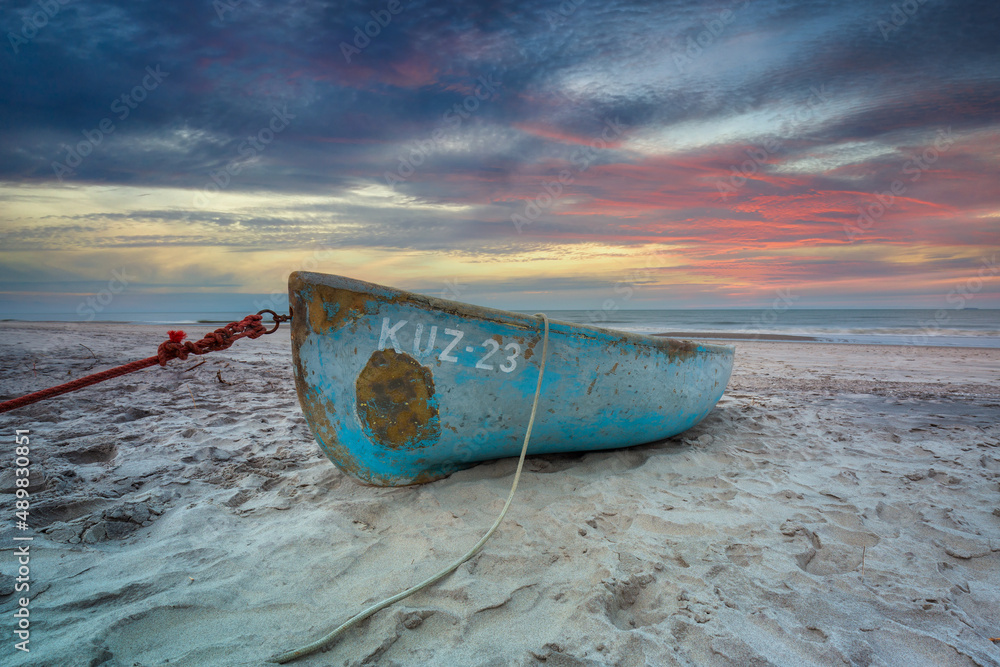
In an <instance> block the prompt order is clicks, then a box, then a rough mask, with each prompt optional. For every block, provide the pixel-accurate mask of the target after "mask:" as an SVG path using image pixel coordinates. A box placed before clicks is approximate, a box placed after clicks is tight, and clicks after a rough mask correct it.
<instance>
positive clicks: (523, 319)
mask: <svg viewBox="0 0 1000 667" xmlns="http://www.w3.org/2000/svg"><path fill="white" fill-rule="evenodd" d="M294 282H298V283H299V284H300V285H315V284H319V285H323V286H326V287H331V288H334V289H343V290H346V291H350V292H354V293H357V294H370V295H371V296H372V297H374V298H383V299H385V300H387V301H391V302H397V303H398V302H407V303H411V304H413V305H415V306H418V307H422V308H424V309H426V310H432V311H444V312H446V313H451V314H453V315H456V316H459V317H466V318H474V319H480V320H486V321H490V322H495V323H498V324H504V325H508V326H514V327H517V328H520V329H525V330H530V331H532V332H535V333H539V334H540V333H541V332H540V328H539V326H538V319H537V318H536V317H534V316H532V315H526V314H523V313H517V312H514V311H510V310H501V309H499V308H492V307H490V306H480V305H476V304H470V303H465V302H462V301H451V300H449V299H442V298H440V297H435V296H430V295H427V294H421V293H419V292H410V291H408V290H404V289H400V288H398V287H391V286H388V285H380V284H377V283H370V282H367V281H364V280H358V279H357V278H348V277H346V276H338V275H335V274H330V273H318V272H315V271H294V272H292V273H291V274H289V276H288V283H289V286H292V285H293V283H294ZM293 289H297V288H293ZM293 321H294V318H293ZM549 325H550V328H551V327H552V326H553V325H556V326H557V327H558V328H565V329H566V330H567V331H565V333H567V334H572V335H581V334H583V335H584V336H585V337H586V338H590V339H593V340H598V339H600V338H606V337H609V336H611V337H616V338H617V339H618V341H619V342H628V343H634V344H642V345H646V346H649V347H654V348H662V349H666V350H671V349H676V348H677V347H685V346H687V345H690V344H695V345H697V347H698V351H701V352H707V353H710V354H720V355H723V356H733V355H734V354H735V348H734V347H732V346H729V345H717V344H713V343H701V342H694V341H688V340H682V339H678V338H670V337H668V336H657V335H647V334H641V333H635V332H631V331H620V330H618V329H606V328H602V327H596V326H593V325H589V324H581V323H578V322H566V321H564V320H556V319H552V318H549ZM581 330H582V331H581ZM317 333H318V332H317ZM553 333H555V332H553ZM561 333H562V332H561ZM588 334H589V335H588Z"/></svg>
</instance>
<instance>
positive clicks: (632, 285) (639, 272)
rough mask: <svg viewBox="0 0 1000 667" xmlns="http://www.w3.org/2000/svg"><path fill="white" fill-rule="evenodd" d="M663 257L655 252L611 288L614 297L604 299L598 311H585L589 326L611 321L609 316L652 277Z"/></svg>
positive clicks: (662, 254)
mask: <svg viewBox="0 0 1000 667" xmlns="http://www.w3.org/2000/svg"><path fill="white" fill-rule="evenodd" d="M664 257H665V255H664V252H663V251H662V250H657V251H656V253H655V254H654V255H652V256H651V257H647V258H646V263H645V265H644V266H642V267H640V268H638V269H635V270H633V271H632V273H630V274H628V275H627V276H625V277H624V279H623V280H619V281H618V282H617V283H615V285H614V287H613V288H612V289H613V291H614V293H615V296H613V297H609V298H607V299H605V300H604V301H603V302H602V303H601V307H600V309H598V310H588V311H587V321H588V322H590V323H591V324H604V323H606V322H609V321H610V320H611V316H612V315H613V314H614V313H617V312H618V311H619V310H621V309H622V305H624V304H626V303H628V302H629V301H630V300H631V299H632V297H633V296H634V295H635V293H636V291H637V290H639V289H641V288H642V286H643V285H645V284H647V283H648V282H649V281H650V279H652V277H653V269H655V268H657V267H658V266H660V265H661V264H662V262H663V259H664Z"/></svg>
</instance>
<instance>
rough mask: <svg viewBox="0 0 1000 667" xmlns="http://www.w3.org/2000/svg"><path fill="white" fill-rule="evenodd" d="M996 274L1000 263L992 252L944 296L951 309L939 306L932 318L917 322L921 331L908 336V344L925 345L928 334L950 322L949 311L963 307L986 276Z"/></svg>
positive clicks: (999, 270) (981, 287) (973, 295)
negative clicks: (973, 272)
mask: <svg viewBox="0 0 1000 667" xmlns="http://www.w3.org/2000/svg"><path fill="white" fill-rule="evenodd" d="M997 274H1000V264H998V263H997V256H996V255H995V254H994V255H993V256H992V257H984V258H983V260H982V263H981V266H980V267H979V271H978V272H977V273H976V275H975V276H974V277H972V278H969V279H967V280H966V281H965V282H962V283H959V284H958V285H956V286H955V287H953V288H952V290H951V291H950V292H948V295H947V296H946V297H945V301H947V302H948V303H949V304H953V305H954V308H952V309H951V311H949V310H946V309H944V308H940V309H938V310H937V311H935V312H934V317H933V318H931V319H927V320H924V321H922V322H920V323H919V324H920V326H921V331H922V332H923V333H920V334H917V335H914V336H910V340H909V341H908V342H909V343H910V345H926V344H927V339H928V337H929V336H931V335H933V334H934V333H935V332H936V331H940V330H941V329H942V328H943V327H945V326H946V325H947V324H948V323H949V322H951V313H952V312H954V311H957V310H962V309H963V308H965V307H966V306H965V304H966V303H967V302H969V301H971V300H972V299H973V298H974V297H975V296H976V295H977V294H979V293H980V292H982V291H983V287H984V286H985V285H986V278H991V277H993V276H995V275H997Z"/></svg>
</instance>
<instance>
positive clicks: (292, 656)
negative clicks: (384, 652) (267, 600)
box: [268, 313, 549, 664]
mask: <svg viewBox="0 0 1000 667" xmlns="http://www.w3.org/2000/svg"><path fill="white" fill-rule="evenodd" d="M535 316H536V317H541V318H542V322H543V323H544V324H545V332H544V334H543V337H542V361H541V363H540V364H539V367H538V383H537V384H536V385H535V400H534V401H532V403H531V417H530V418H529V419H528V429H527V431H526V432H525V434H524V444H523V445H521V457H520V458H519V459H518V461H517V471H516V472H515V473H514V483H513V484H512V485H511V487H510V495H508V496H507V502H506V503H505V504H504V506H503V511H501V512H500V516H498V517H497V520H496V521H494V522H493V526H491V527H490V529H489V530H488V531H486V534H485V535H483V537H482V538H481V539H480V540H479V541H478V542H476V544H475V546H473V547H472V548H471V549H469V550H468V551H467V552H465V554H464V555H462V556H461V557H460V558H459V559H458V560H456V561H455V562H454V563H452V564H451V565H449V566H448V567H446V568H444V569H443V570H441V571H440V572H438V573H437V574H434V575H432V576H430V577H428V578H427V579H424V580H423V581H421V582H420V583H419V584H417V585H416V586H412V587H410V588H407V589H406V590H405V591H403V592H402V593H398V594H396V595H393V596H392V597H391V598H386V599H385V600H382V601H381V602H379V603H377V604H373V605H372V606H370V607H368V608H367V609H365V610H364V611H362V612H359V613H357V614H355V615H354V616H352V617H351V618H349V619H348V620H346V621H344V622H343V623H342V624H341V625H340V626H338V627H337V628H335V629H334V630H332V631H331V632H330V633H328V634H327V635H325V636H324V637H321V638H319V639H317V640H316V641H314V642H312V643H311V644H306V645H305V646H303V647H302V648H298V649H295V650H293V651H286V652H285V653H279V654H278V655H275V656H272V657H270V658H268V661H269V662H276V663H279V664H284V663H286V662H291V661H292V660H296V659H298V658H301V657H303V656H306V655H309V654H310V653H315V652H316V651H318V650H320V649H321V648H323V647H324V646H326V645H327V644H329V643H330V642H332V641H333V640H334V639H336V638H337V637H339V636H340V635H341V634H342V633H343V632H344V631H345V630H347V629H348V628H350V627H351V626H353V625H355V624H357V623H359V622H361V621H363V620H365V619H366V618H368V617H369V616H371V615H372V614H374V613H376V612H378V611H381V610H382V609H385V608H386V607H388V606H390V605H392V604H395V603H396V602H399V601H400V600H402V599H403V598H406V597H409V596H411V595H413V594H414V593H416V592H417V591H419V590H422V589H424V588H427V587H428V586H430V585H431V584H433V583H435V582H437V581H440V580H441V579H443V578H444V577H446V576H448V575H449V574H451V573H452V572H454V571H455V570H456V569H458V567H459V566H460V565H461V564H462V563H464V562H465V561H467V560H469V559H470V558H472V557H473V556H475V555H476V554H477V553H479V550H480V549H482V548H483V545H485V544H486V541H487V540H488V539H490V536H492V535H493V532H494V531H495V530H496V529H497V526H499V525H500V522H501V521H503V518H504V515H506V514H507V508H509V507H510V503H511V501H512V500H514V492H515V491H517V482H518V480H520V479H521V468H522V467H523V466H524V457H525V455H526V454H527V453H528V441H529V440H531V429H532V427H533V426H534V425H535V413H536V412H537V411H538V397H539V396H540V395H541V393H542V377H543V376H544V375H545V362H546V360H547V359H548V354H547V352H548V348H549V318H548V317H546V316H545V313H536V314H535Z"/></svg>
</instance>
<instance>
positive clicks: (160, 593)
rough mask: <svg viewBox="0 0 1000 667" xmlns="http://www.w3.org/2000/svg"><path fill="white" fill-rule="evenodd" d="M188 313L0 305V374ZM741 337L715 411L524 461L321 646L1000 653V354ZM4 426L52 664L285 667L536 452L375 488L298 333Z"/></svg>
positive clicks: (581, 656) (729, 655)
mask: <svg viewBox="0 0 1000 667" xmlns="http://www.w3.org/2000/svg"><path fill="white" fill-rule="evenodd" d="M165 328H166V327H146V326H143V327H136V326H126V325H113V324H88V325H66V324H63V325H59V324H24V323H10V322H8V323H2V324H0V335H2V336H3V340H4V343H3V345H2V347H0V360H2V364H0V368H2V370H0V396H4V397H13V396H15V395H20V394H21V393H26V392H28V391H32V390H36V389H40V388H44V387H46V386H49V385H52V384H57V383H60V382H63V381H65V380H66V379H68V378H71V377H76V376H79V375H81V374H85V373H88V372H95V371H97V370H102V369H104V368H107V367H110V366H114V365H118V364H120V363H124V362H126V361H130V360H133V359H138V358H142V357H146V356H149V355H150V354H151V353H152V351H153V350H155V347H156V344H157V343H158V342H159V341H160V340H162V339H163V338H164V329H165ZM190 329H191V331H190V332H189V333H198V332H200V331H201V330H200V329H198V328H196V327H190ZM734 345H735V347H736V348H737V366H736V370H735V373H734V376H733V379H732V381H731V382H730V385H729V388H728V390H727V392H726V395H725V396H724V397H723V399H722V401H721V402H720V403H719V405H718V407H717V408H716V409H715V410H714V411H713V412H712V413H711V414H710V415H709V417H708V418H707V419H706V420H705V421H704V422H703V423H701V424H700V425H698V426H696V427H695V428H693V429H692V430H690V431H688V432H686V433H684V434H682V435H681V436H678V437H675V438H673V439H670V440H668V441H665V442H660V443H656V444H650V445H642V446H638V447H633V448H630V449H625V450H617V451H609V452H600V453H591V454H585V455H559V456H543V457H529V459H528V461H527V463H526V466H525V473H524V475H523V477H522V480H521V486H520V489H519V494H518V497H517V498H516V499H515V502H514V505H513V507H512V508H511V510H510V512H509V514H508V517H507V519H506V521H505V522H504V524H503V525H502V526H501V527H500V529H499V530H498V532H497V533H496V535H495V536H494V537H493V539H492V540H491V541H490V542H489V543H488V544H487V545H486V547H485V549H484V550H483V552H482V553H481V554H479V555H478V556H476V557H475V558H474V559H472V560H471V561H470V562H468V563H466V564H465V565H463V566H462V567H460V568H459V569H458V570H457V571H456V572H455V573H454V574H452V575H451V576H450V577H449V578H447V579H445V580H444V581H443V582H441V583H440V584H438V585H437V586H435V587H433V588H431V589H429V590H427V591H423V592H420V593H418V594H416V595H415V596H413V597H412V598H409V599H407V600H405V601H403V602H401V603H399V604H398V605H396V606H395V607H392V608H390V609H387V610H385V611H382V612H380V613H379V614H377V615H376V616H374V617H373V618H371V619H369V620H368V621H366V622H364V623H362V624H361V625H360V626H359V627H357V628H355V629H352V630H351V631H349V632H348V633H347V634H346V635H345V636H344V637H343V639H342V640H341V641H340V642H339V643H337V644H336V645H334V646H333V647H332V648H331V649H330V650H329V651H327V652H324V653H320V654H317V655H314V656H312V657H309V658H306V659H303V660H301V661H299V662H298V663H296V664H300V665H311V666H317V665H323V666H327V665H362V664H378V665H429V664H433V665H498V666H499V665H535V664H543V663H544V664H545V665H550V666H551V665H560V666H562V665H657V666H660V665H771V664H773V665H811V664H815V665H905V666H906V667H913V666H914V665H929V664H934V665H941V666H950V665H1000V645H998V644H995V643H991V641H990V640H989V638H991V637H1000V493H998V490H1000V486H998V484H1000V390H998V386H1000V384H998V381H1000V350H996V349H994V350H985V349H942V348H926V347H875V346H854V345H825V344H818V343H788V342H756V341H739V342H736V343H735V344H734ZM85 346H86V347H85ZM201 360H206V363H204V364H203V365H201V366H199V367H197V368H193V369H191V370H186V369H189V368H191V367H192V366H194V365H195V364H196V363H198V362H199V361H201ZM19 428H20V429H25V428H27V429H30V431H31V434H30V437H31V441H30V447H31V459H32V463H31V468H32V473H33V476H32V478H31V479H32V487H31V491H32V495H31V508H30V519H29V523H30V526H31V529H30V530H28V531H19V530H17V529H16V528H14V520H15V519H14V512H15V507H14V500H15V499H14V496H13V495H11V494H10V490H11V489H12V488H14V487H13V483H12V476H13V473H12V468H13V455H14V452H13V438H14V431H15V429H19ZM0 434H2V437H3V439H4V442H7V443H8V444H7V445H5V446H4V447H3V448H2V453H0V463H2V472H0V491H3V493H0V510H2V512H0V513H2V515H3V521H2V523H0V525H2V528H0V572H2V573H3V576H2V577H0V618H3V621H2V629H3V633H2V636H3V637H5V640H4V643H3V645H2V646H0V655H2V658H0V663H3V664H5V665H6V664H10V665H28V664H30V665H32V666H38V667H42V666H48V665H52V666H56V665H58V666H60V667H64V666H67V665H74V666H75V665H87V666H98V665H103V666H106V667H117V666H121V667H126V666H128V667H135V666H144V667H152V666H154V665H156V666H160V665H171V666H176V665H198V666H215V665H220V666H221V665H261V664H264V662H263V661H264V659H265V658H266V657H267V656H269V655H271V654H273V653H275V652H277V651H280V650H284V649H288V648H292V647H295V646H297V645H299V644H302V643H306V642H308V641H310V640H312V639H315V638H316V637H318V636H319V635H321V634H323V633H324V632H326V631H327V630H328V629H330V628H332V627H333V626H335V625H336V624H338V623H339V622H340V621H342V620H344V619H345V618H347V617H348V616H350V615H352V614H353V613H355V612H356V611H358V610H360V609H361V608H362V607H363V606H364V605H365V604H367V603H371V602H374V601H377V600H379V599H381V598H382V597H384V596H387V595H389V594H393V593H395V592H397V591H399V590H401V589H403V588H405V587H407V586H409V585H410V584H412V583H414V582H416V581H418V580H420V579H422V578H423V577H425V576H427V575H429V574H430V573H432V572H434V571H436V570H437V569H438V568H439V567H441V566H442V565H443V564H445V563H446V562H448V561H449V560H450V559H453V558H455V557H457V556H458V555H460V554H461V553H462V552H464V551H465V550H466V549H467V548H468V547H470V546H471V545H472V544H473V543H474V542H475V541H476V540H477V539H478V538H479V537H480V535H481V534H482V533H483V532H484V531H485V530H486V528H487V527H488V526H489V525H490V524H491V522H492V521H493V519H494V518H495V517H496V515H497V513H498V512H499V510H500V508H501V506H502V503H503V501H504V499H505V498H506V494H507V492H508V489H509V485H510V482H511V475H512V473H513V471H514V467H515V463H516V461H515V460H513V459H507V460H501V461H496V462H491V463H485V464H482V465H479V466H476V467H474V468H472V469H469V470H466V471H462V472H460V473H456V474H454V475H451V476H450V477H448V478H447V479H445V480H442V481H438V482H434V483H432V484H428V485H424V486H417V487H407V488H396V489H385V488H374V487H366V486H360V485H358V484H356V483H355V482H353V481H352V480H351V479H350V478H348V477H346V476H345V475H343V474H342V473H341V472H340V471H338V470H337V469H336V468H335V467H334V466H333V465H332V464H331V463H329V462H328V461H327V460H326V458H325V457H323V455H322V454H321V452H320V450H319V448H318V447H317V445H316V444H315V442H314V441H313V439H312V437H311V435H310V433H309V431H308V428H307V426H306V424H305V421H304V419H303V417H302V414H301V412H300V411H299V408H298V402H297V399H296V397H295V391H294V386H293V383H292V380H291V367H290V349H289V341H288V336H287V332H284V331H283V332H279V333H277V334H274V335H272V336H269V337H266V338H263V339H261V340H257V341H240V342H239V343H237V344H236V345H235V346H234V347H233V348H232V349H230V350H229V351H226V352H221V353H214V354H212V355H208V356H207V357H202V358H201V359H195V360H189V361H187V362H173V363H172V365H171V366H170V367H169V368H168V369H150V370H146V371H142V372H141V373H137V374H133V375H130V376H128V377H126V378H122V379H118V380H113V381H110V382H107V383H104V384H103V385H100V386H97V387H92V388H89V389H85V390H83V391H80V392H77V393H75V394H72V395H70V396H67V397H63V398H60V399H55V400H53V401H49V402H47V403H43V404H38V405H35V406H31V407H28V408H24V409H21V410H18V411H16V412H11V413H8V414H5V415H0ZM15 536H33V537H34V540H33V541H32V542H31V543H30V545H31V546H30V554H31V555H30V586H31V588H30V605H29V609H30V633H31V634H30V644H29V646H30V649H31V652H30V654H23V653H20V652H17V651H16V650H15V649H14V642H15V641H17V638H16V637H13V635H12V634H11V633H12V630H13V628H14V621H15V619H14V617H13V616H12V613H13V611H14V609H16V607H17V598H18V597H19V596H21V595H24V594H23V593H18V594H12V593H11V589H12V588H13V584H14V581H13V579H12V578H11V576H10V575H11V574H13V573H14V572H15V571H16V569H17V563H16V560H17V556H16V555H15V551H14V550H15V548H16V546H15V545H21V544H23V542H15V541H14V540H13V538H14V537H15ZM862 559H864V563H862ZM862 565H863V566H864V576H862Z"/></svg>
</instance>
